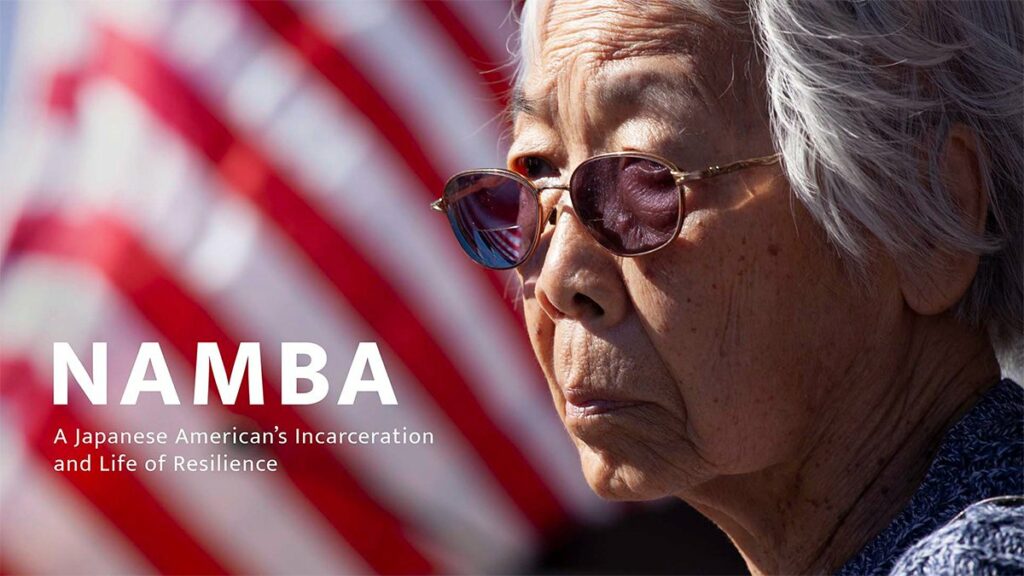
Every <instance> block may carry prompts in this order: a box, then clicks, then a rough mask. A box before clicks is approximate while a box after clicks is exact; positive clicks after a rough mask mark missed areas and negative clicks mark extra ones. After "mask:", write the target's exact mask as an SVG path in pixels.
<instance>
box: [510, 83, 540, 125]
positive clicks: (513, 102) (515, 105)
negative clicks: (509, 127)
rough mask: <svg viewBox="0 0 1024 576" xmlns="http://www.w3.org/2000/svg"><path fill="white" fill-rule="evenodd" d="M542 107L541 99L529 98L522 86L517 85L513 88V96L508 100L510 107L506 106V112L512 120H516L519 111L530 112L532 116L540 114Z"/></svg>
mask: <svg viewBox="0 0 1024 576" xmlns="http://www.w3.org/2000/svg"><path fill="white" fill-rule="evenodd" d="M539 109H540V100H539V99H536V98H528V97H527V96H526V94H525V93H524V92H523V89H522V87H521V86H516V87H515V88H514V89H513V90H512V98H510V99H509V101H508V107H507V108H506V114H507V115H508V117H509V119H510V120H515V118H516V116H517V115H518V114H519V113H525V114H529V115H530V116H538V110H539Z"/></svg>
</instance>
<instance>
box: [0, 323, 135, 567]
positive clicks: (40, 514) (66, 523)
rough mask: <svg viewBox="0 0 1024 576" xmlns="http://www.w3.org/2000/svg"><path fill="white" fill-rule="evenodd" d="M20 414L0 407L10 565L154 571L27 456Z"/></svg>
mask: <svg viewBox="0 0 1024 576" xmlns="http://www.w3.org/2000/svg"><path fill="white" fill-rule="evenodd" d="M5 318H6V316H5ZM5 349H6V346H5ZM5 353H6V352H5ZM5 385H12V384H11V383H5ZM20 416H21V415H20V414H18V413H17V412H15V411H14V410H12V409H11V406H10V405H9V404H6V405H0V453H2V454H3V459H2V461H0V525H2V526H3V527H4V529H3V530H0V549H2V550H3V553H4V554H5V555H9V556H10V561H11V563H12V564H13V565H14V566H15V567H16V568H18V569H20V570H25V571H28V572H32V573H39V574H82V573H92V574H141V573H152V572H154V571H155V569H154V568H153V567H152V566H150V565H149V563H148V562H147V561H146V560H145V559H144V558H142V557H141V556H140V555H139V554H138V552H137V551H136V550H135V547H134V546H133V545H132V543H131V542H129V541H127V540H125V538H124V537H123V536H122V535H121V533H120V532H119V531H118V530H117V529H116V528H115V527H114V526H112V525H111V524H110V523H109V522H108V521H107V519H106V518H104V517H103V516H102V515H101V514H100V513H99V512H98V511H97V510H96V509H95V508H94V507H93V506H92V505H91V504H90V503H89V502H88V501H87V500H86V499H85V498H84V497H83V496H81V494H79V493H78V492H77V490H75V489H74V488H72V487H71V484H69V483H68V482H67V481H65V480H62V479H60V478H57V477H55V474H58V473H56V472H53V470H52V469H51V464H50V463H49V462H47V461H44V460H42V458H41V457H40V455H38V454H32V452H33V448H31V447H29V446H26V445H25V443H24V441H23V437H22V435H21V430H20V428H19V426H18V420H19V418H20Z"/></svg>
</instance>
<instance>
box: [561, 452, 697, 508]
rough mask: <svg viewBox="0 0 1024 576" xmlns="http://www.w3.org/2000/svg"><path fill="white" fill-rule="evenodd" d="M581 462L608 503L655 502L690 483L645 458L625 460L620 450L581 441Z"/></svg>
mask: <svg viewBox="0 0 1024 576" xmlns="http://www.w3.org/2000/svg"><path fill="white" fill-rule="evenodd" d="M576 445H577V448H578V449H579V453H580V463H581V464H582V467H583V475H584V477H586V479H587V484H589V485H590V489H591V490H593V491H594V493H595V494H597V495H598V496H599V497H601V498H603V499H605V500H617V501H629V500H655V499H658V498H664V497H667V496H672V495H673V494H676V493H678V492H679V491H680V490H681V489H685V488H686V487H687V486H686V485H688V484H689V482H687V481H686V480H685V479H684V478H680V474H679V473H678V470H673V469H669V468H668V467H666V466H665V465H664V463H662V464H661V465H660V466H659V465H658V462H656V461H652V460H650V459H645V458H644V457H643V456H642V455H641V454H639V453H637V452H633V453H632V454H630V455H629V456H628V457H623V456H622V455H621V453H619V452H618V451H612V450H596V449H594V448H592V447H591V446H588V445H587V444H584V443H583V442H580V441H578V440H577V442H576Z"/></svg>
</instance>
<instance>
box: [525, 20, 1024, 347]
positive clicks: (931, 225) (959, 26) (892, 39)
mask: <svg viewBox="0 0 1024 576" xmlns="http://www.w3.org/2000/svg"><path fill="white" fill-rule="evenodd" d="M674 1H675V2H677V3H679V4H680V5H682V6H683V7H685V8H686V9H687V10H689V11H691V12H696V13H697V14H698V15H700V16H703V17H705V18H710V19H712V20H714V21H717V22H720V23H722V24H724V25H727V26H733V27H735V26H736V25H737V23H740V24H741V25H742V26H744V27H746V28H748V29H749V30H750V31H752V34H753V40H754V41H755V42H756V43H757V46H758V48H759V54H758V57H760V58H762V59H763V65H764V69H765V81H766V84H767V86H766V88H767V97H768V106H769V110H770V115H771V121H770V124H771V129H772V135H773V139H774V142H775V147H776V149H777V151H779V152H780V153H782V155H783V159H784V166H785V170H786V174H787V177H788V179H789V182H790V185H791V187H792V189H793V192H794V194H795V195H796V196H797V197H798V198H799V199H800V200H801V201H802V203H803V205H804V206H806V208H807V209H808V210H809V211H810V213H811V214H812V215H813V216H814V217H815V218H816V220H817V221H818V222H819V223H820V224H821V225H822V226H823V227H824V229H825V231H826V232H827V233H828V235H829V237H830V239H831V241H832V243H833V244H834V245H835V246H836V247H837V248H838V249H839V250H840V252H841V253H845V254H846V255H848V256H849V257H850V260H851V261H852V262H853V263H854V264H855V265H856V264H858V263H860V264H862V263H864V262H865V261H866V259H867V258H868V257H869V249H868V242H867V238H868V236H873V237H874V238H875V239H877V241H878V242H879V243H880V244H881V245H882V246H883V247H884V249H885V250H887V251H888V252H889V253H890V254H891V255H892V256H893V257H894V258H896V259H898V260H899V261H901V262H904V263H911V264H913V263H914V262H920V261H923V258H922V257H923V256H924V255H926V254H928V253H931V252H932V251H933V250H935V249H936V248H938V249H940V250H945V251H948V252H956V251H964V250H966V251H970V252H973V253H976V254H980V255H981V258H980V263H979V267H978V271H977V274H976V276H975V278H974V281H973V283H972V285H971V287H970V288H969V290H968V292H967V293H966V294H965V296H964V297H963V299H962V300H961V301H960V302H959V303H958V305H957V307H956V314H957V316H958V317H959V318H960V319H961V320H962V321H964V322H967V323H970V324H972V325H983V326H985V327H987V328H988V329H989V331H990V334H991V335H992V338H993V342H994V343H996V344H997V345H1000V346H1001V347H1006V346H1009V347H1010V350H1011V351H1012V350H1014V349H1015V348H1016V347H1017V346H1019V340H1020V337H1021V332H1022V330H1024V264H1022V261H1024V255H1022V248H1024V246H1022V242H1024V233H1022V220H1024V213H1022V199H1024V190H1022V183H1024V3H1021V2H1016V1H1014V0H1006V1H995V0H962V1H958V2H953V1H941V0H940V1H917V2H902V1H901V2H896V1H877V2H869V1H863V0H841V1H811V0H807V1H799V0H797V1H794V0H748V1H747V2H746V5H745V7H743V9H742V10H739V11H736V10H734V9H729V8H725V7H723V6H719V5H718V4H720V3H723V2H720V1H718V0H674ZM537 4H538V2H535V1H530V0H528V1H527V2H526V5H525V6H524V12H523V17H522V19H523V21H522V26H521V37H520V47H521V58H520V63H519V64H520V68H519V72H518V73H517V80H518V79H520V78H521V73H522V70H523V66H524V64H523V63H524V62H528V61H530V60H531V59H532V57H533V55H534V54H535V53H536V43H537V41H538V40H537V37H538V36H537V35H538V31H537V30H536V27H537V23H536V19H537V18H538V16H539V14H538V13H537V12H538V8H537V6H536V5H537ZM957 124H961V125H963V126H966V127H967V128H969V129H970V130H972V131H973V132H974V134H976V135H977V138H978V147H979V156H980V158H981V163H982V165H981V166H980V170H981V173H982V175H983V178H984V182H983V184H984V189H985V191H986V193H987V196H988V220H987V222H986V226H985V230H984V232H983V233H982V234H978V233H976V232H974V231H973V229H972V226H970V225H969V224H968V223H966V222H965V221H964V219H963V216H962V214H961V212H960V210H959V209H958V207H957V205H956V203H955V200H954V199H953V196H952V195H951V194H949V192H948V190H947V189H946V186H945V184H944V182H943V181H942V178H941V177H940V175H941V170H940V166H939V163H940V158H941V155H942V153H943V145H944V143H945V142H946V139H947V136H948V134H949V130H950V129H951V128H952V127H953V126H954V125H957ZM922 162H923V166H924V168H925V169H924V171H922ZM922 174H924V176H925V177H922ZM855 268H859V266H855ZM1016 354H1018V355H1019V354H1020V351H1019V350H1017V352H1016ZM1005 360H1007V359H1005V358H1004V361H1005ZM1009 361H1010V362H1011V363H1014V364H1017V363H1019V362H1020V359H1019V358H1016V359H1009Z"/></svg>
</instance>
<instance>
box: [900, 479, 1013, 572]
mask: <svg viewBox="0 0 1024 576" xmlns="http://www.w3.org/2000/svg"><path fill="white" fill-rule="evenodd" d="M891 574H894V575H896V574H899V575H908V576H916V575H924V574H928V575H936V576H938V575H944V574H950V575H952V574H977V575H988V574H991V575H997V574H1024V495H1022V496H1002V497H996V498H990V499H987V500H983V501H981V502H978V503H975V504H972V505H971V506H969V507H968V508H967V509H965V510H964V511H963V512H962V513H961V514H960V515H958V516H957V517H956V518H954V519H953V520H952V521H951V522H949V523H948V524H946V525H945V526H943V527H942V528H939V529H938V530H936V531H935V532H932V533H931V534H930V535H928V536H927V537H925V538H923V539H922V540H920V541H919V542H917V543H916V544H914V545H913V546H911V547H910V548H909V549H907V551H906V552H905V553H904V554H903V555H902V556H901V557H900V559H899V560H897V561H896V564H895V565H894V566H893V569H892V572H891Z"/></svg>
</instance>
